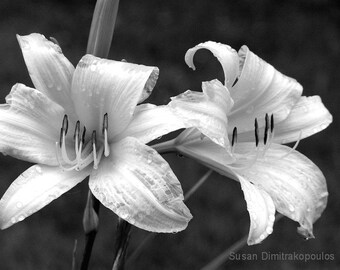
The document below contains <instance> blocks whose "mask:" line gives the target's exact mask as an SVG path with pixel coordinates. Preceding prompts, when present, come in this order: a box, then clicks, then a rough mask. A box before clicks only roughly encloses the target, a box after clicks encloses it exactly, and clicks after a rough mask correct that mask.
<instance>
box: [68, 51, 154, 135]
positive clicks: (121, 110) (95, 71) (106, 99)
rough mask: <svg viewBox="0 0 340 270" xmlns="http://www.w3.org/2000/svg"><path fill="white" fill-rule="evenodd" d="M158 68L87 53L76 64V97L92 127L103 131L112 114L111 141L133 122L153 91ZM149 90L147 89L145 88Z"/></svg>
mask: <svg viewBox="0 0 340 270" xmlns="http://www.w3.org/2000/svg"><path fill="white" fill-rule="evenodd" d="M157 76H158V68H156V67H148V66H143V65H136V64H130V63H125V62H119V61H113V60H107V59H101V58H98V57H95V56H93V55H89V54H88V55H85V56H84V57H83V58H82V59H81V60H80V62H79V64H78V65H77V67H76V70H75V73H74V76H73V81H72V98H73V100H74V101H75V108H76V112H77V114H78V116H79V118H80V121H81V122H82V123H83V124H84V125H85V126H86V128H87V129H88V130H97V131H101V130H102V125H103V117H104V114H105V113H107V114H108V117H109V127H108V128H109V140H111V139H112V138H113V137H114V136H115V135H117V134H119V133H120V132H122V131H123V130H124V129H125V128H126V127H127V125H128V124H129V122H130V120H131V118H132V115H133V112H134V110H135V107H136V105H137V103H138V102H139V101H140V100H141V99H143V98H145V96H146V95H147V94H146V93H148V94H149V92H150V93H151V90H152V88H153V86H154V85H155V83H156V80H157ZM145 89H147V90H145Z"/></svg>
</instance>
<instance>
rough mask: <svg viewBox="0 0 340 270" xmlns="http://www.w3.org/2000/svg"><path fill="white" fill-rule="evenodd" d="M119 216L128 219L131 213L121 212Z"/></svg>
mask: <svg viewBox="0 0 340 270" xmlns="http://www.w3.org/2000/svg"><path fill="white" fill-rule="evenodd" d="M119 214H120V217H121V218H122V219H127V218H128V217H129V213H128V212H127V211H126V210H121V212H120V213H119Z"/></svg>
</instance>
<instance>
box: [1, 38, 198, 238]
mask: <svg viewBox="0 0 340 270" xmlns="http://www.w3.org/2000/svg"><path fill="white" fill-rule="evenodd" d="M18 40H19V43H20V46H21V49H22V53H23V56H24V59H25V62H26V65H27V68H28V71H29V74H30V76H31V79H32V81H33V84H34V86H35V88H36V89H33V88H30V87H27V86H25V85H23V84H16V85H15V86H13V88H12V90H11V92H10V94H9V95H8V96H7V98H6V102H7V104H4V105H1V107H0V129H1V132H0V151H1V152H2V153H5V154H9V155H11V156H13V157H16V158H18V159H22V160H26V161H29V162H33V163H38V164H37V165H34V166H32V167H30V168H29V169H28V170H26V171H25V172H23V173H22V174H21V175H20V176H19V177H18V178H17V179H16V180H15V181H14V182H13V183H12V184H11V186H10V187H9V188H8V190H7V191H6V193H5V194H4V196H3V198H2V199H1V201H0V226H1V228H2V229H5V228H7V227H9V226H11V225H13V224H14V223H16V222H19V221H21V220H23V219H25V218H26V217H27V216H29V215H31V214H33V213H34V212H36V211H38V210H39V209H41V208H42V207H44V206H45V205H47V204H49V203H50V202H51V201H52V200H54V199H56V198H58V197H59V196H60V195H62V194H63V193H65V192H67V191H68V190H70V189H71V188H72V187H74V186H75V185H76V184H78V183H79V182H81V181H82V180H84V179H85V178H86V177H87V176H90V177H89V187H90V189H91V191H92V193H93V194H94V196H95V197H97V199H98V200H99V201H100V202H101V203H102V204H103V205H104V206H106V207H107V208H109V209H111V210H112V211H113V212H114V213H116V214H117V215H118V216H119V217H121V218H122V219H124V220H126V221H127V222H129V223H131V224H134V225H135V226H137V227H139V228H142V229H145V230H149V231H154V232H177V231H180V230H183V229H185V228H186V227H187V224H188V222H189V220H190V219H191V218H192V216H191V214H190V212H189V210H188V208H187V207H186V206H185V204H184V203H183V192H182V189H181V186H180V183H179V181H178V180H177V178H176V176H175V175H174V173H173V172H172V170H171V169H170V167H169V165H168V163H167V162H166V161H165V160H164V159H163V158H162V157H161V156H160V155H159V154H158V153H157V152H156V151H155V150H153V149H152V148H151V147H149V146H147V145H145V143H148V142H150V141H151V140H153V139H155V138H157V137H159V136H161V135H163V134H166V133H168V132H171V131H173V130H176V129H179V128H183V127H184V124H183V123H182V122H181V121H179V120H178V118H176V117H174V115H173V114H172V113H171V111H170V109H169V108H168V107H167V106H155V105H151V104H143V105H139V106H137V103H140V102H142V101H144V100H145V99H146V98H147V97H148V96H149V95H150V93H151V91H152V89H153V87H154V85H155V83H156V80H157V77H158V68H155V67H147V66H143V65H135V64H130V63H124V62H118V61H112V60H106V59H100V58H97V57H94V56H92V55H85V56H84V57H83V58H82V59H81V60H80V62H79V63H78V65H77V67H76V68H74V67H73V66H72V64H71V63H70V62H69V61H68V60H67V59H66V57H65V56H64V55H63V54H62V52H61V49H60V48H59V46H57V45H56V44H54V43H52V42H50V41H48V40H46V39H45V37H44V36H42V35H40V34H31V35H28V36H18ZM164 119H167V121H164ZM73 131H74V132H73Z"/></svg>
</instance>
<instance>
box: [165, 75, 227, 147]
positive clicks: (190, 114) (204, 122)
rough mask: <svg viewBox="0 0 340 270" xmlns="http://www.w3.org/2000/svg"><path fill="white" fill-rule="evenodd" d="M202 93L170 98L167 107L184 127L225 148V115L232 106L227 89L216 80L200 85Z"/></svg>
mask: <svg viewBox="0 0 340 270" xmlns="http://www.w3.org/2000/svg"><path fill="white" fill-rule="evenodd" d="M202 89H203V93H202V92H194V91H190V90H188V91H186V92H184V93H183V94H180V95H178V96H176V97H172V98H171V100H172V101H171V102H170V103H169V106H170V107H171V108H172V109H173V111H174V112H175V113H176V114H177V115H178V116H179V117H181V118H182V121H183V122H184V123H185V124H186V127H195V128H197V129H198V130H200V131H201V132H202V133H203V134H204V135H205V136H207V137H209V138H210V139H211V140H212V141H213V142H215V143H217V144H219V145H221V146H223V147H226V146H228V145H229V140H228V131H227V126H228V120H227V113H228V111H229V110H230V109H231V108H232V106H233V100H232V99H231V97H230V95H229V91H228V89H227V88H226V87H225V86H223V85H222V84H221V83H220V82H219V81H218V80H213V81H210V82H203V83H202Z"/></svg>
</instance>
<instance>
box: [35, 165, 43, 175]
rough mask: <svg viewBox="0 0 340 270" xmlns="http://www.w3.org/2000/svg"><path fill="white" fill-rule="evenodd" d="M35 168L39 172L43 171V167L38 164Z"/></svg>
mask: <svg viewBox="0 0 340 270" xmlns="http://www.w3.org/2000/svg"><path fill="white" fill-rule="evenodd" d="M35 170H36V171H37V172H38V173H42V169H41V167H40V166H38V165H37V166H36V167H35Z"/></svg>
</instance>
